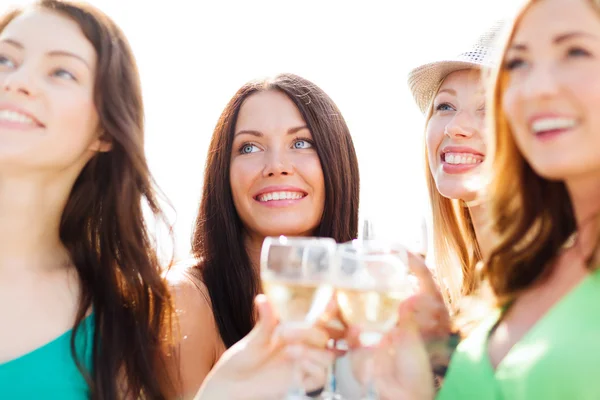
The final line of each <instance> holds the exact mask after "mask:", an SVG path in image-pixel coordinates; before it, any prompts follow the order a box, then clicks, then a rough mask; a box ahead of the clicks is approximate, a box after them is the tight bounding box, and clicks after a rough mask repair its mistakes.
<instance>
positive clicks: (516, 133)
mask: <svg viewBox="0 0 600 400" xmlns="http://www.w3.org/2000/svg"><path fill="white" fill-rule="evenodd" d="M524 106H525V104H522V103H521V102H520V101H519V93H518V91H517V89H510V88H509V89H507V90H506V91H505V92H504V96H503V98H502V111H503V112H504V118H506V123H507V124H508V127H509V128H510V130H511V132H512V134H513V137H514V140H515V143H516V144H517V146H518V147H519V148H521V150H522V151H523V147H524V146H525V147H526V143H525V142H526V140H527V138H528V137H529V135H528V128H527V121H526V120H525V117H524V115H523V110H524V108H525V107H524Z"/></svg>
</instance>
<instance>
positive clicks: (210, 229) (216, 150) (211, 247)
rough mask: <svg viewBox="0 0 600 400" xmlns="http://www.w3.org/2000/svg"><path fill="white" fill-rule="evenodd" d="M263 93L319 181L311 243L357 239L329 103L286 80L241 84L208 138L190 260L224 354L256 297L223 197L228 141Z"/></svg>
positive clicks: (341, 127)
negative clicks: (272, 99) (291, 112)
mask: <svg viewBox="0 0 600 400" xmlns="http://www.w3.org/2000/svg"><path fill="white" fill-rule="evenodd" d="M268 90H276V91H279V92H281V93H283V94H285V95H286V96H288V97H289V98H290V99H291V100H292V101H293V102H294V104H295V105H296V107H298V110H299V111H300V113H301V115H302V117H303V119H304V121H306V125H307V126H308V128H309V130H310V132H311V133H312V136H313V138H314V141H315V145H316V149H317V153H318V155H319V159H320V161H321V166H322V168H323V176H324V180H325V207H324V211H323V217H322V219H321V222H320V224H319V226H318V227H317V228H316V230H315V231H314V233H313V234H314V236H320V237H331V238H333V239H335V240H336V241H338V242H346V241H349V240H352V239H354V238H356V236H357V232H358V202H359V172H358V161H357V158H356V152H355V150H354V145H353V143H352V137H351V136H350V131H349V129H348V126H347V125H346V122H345V121H344V118H343V117H342V114H341V113H340V110H339V109H338V108H337V106H336V105H335V103H334V102H333V101H332V100H331V98H329V96H327V94H326V93H325V92H323V90H321V89H320V88H319V87H318V86H316V85H315V84H313V83H312V82H309V81H308V80H306V79H303V78H301V77H299V76H296V75H292V74H282V75H278V76H276V77H275V78H272V79H267V80H260V81H253V82H249V83H247V84H245V85H244V86H243V87H242V88H241V89H239V90H238V91H237V93H236V94H235V95H234V96H233V98H232V99H231V100H230V101H229V103H228V104H227V106H226V107H225V110H224V111H223V113H222V114H221V117H220V118H219V121H218V122H217V126H216V127H215V130H214V133H213V135H212V140H211V143H210V147H209V150H208V158H207V161H206V169H205V172H204V189H203V192H202V200H201V202H200V209H199V211H198V217H197V219H196V225H195V229H194V234H193V240H192V252H193V255H194V256H195V257H196V258H197V259H198V260H200V264H199V265H198V267H197V269H196V272H198V273H199V275H200V278H201V280H202V281H203V282H204V284H205V285H206V287H207V289H208V292H209V295H210V300H211V302H212V309H213V314H214V317H215V321H216V323H217V326H218V327H219V333H220V335H221V338H222V339H223V342H224V343H225V345H226V346H227V347H230V346H232V345H233V344H234V343H236V342H237V341H238V340H240V339H241V338H242V337H244V336H245V335H246V334H247V333H248V332H250V330H251V329H252V327H253V326H254V322H255V321H254V309H253V299H254V297H255V296H256V295H257V294H258V293H259V292H260V291H261V283H260V276H259V274H258V273H257V271H255V269H254V268H253V267H252V265H251V264H250V259H249V257H248V254H247V252H246V249H245V247H244V233H243V232H244V227H243V224H242V221H241V220H240V218H239V216H238V213H237V211H236V209H235V206H234V204H233V198H232V194H231V182H230V180H229V172H230V161H231V151H232V143H233V136H234V130H235V125H236V122H237V118H238V114H239V111H240V107H241V106H242V104H243V103H244V100H246V99H247V98H248V97H249V96H251V95H252V94H254V93H258V92H264V91H268Z"/></svg>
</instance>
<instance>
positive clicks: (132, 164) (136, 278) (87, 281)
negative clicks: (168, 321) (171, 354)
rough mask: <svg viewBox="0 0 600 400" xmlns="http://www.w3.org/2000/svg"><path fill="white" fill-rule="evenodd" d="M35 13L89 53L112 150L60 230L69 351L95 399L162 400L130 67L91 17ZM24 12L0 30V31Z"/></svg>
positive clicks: (109, 26) (159, 283) (153, 205)
mask: <svg viewBox="0 0 600 400" xmlns="http://www.w3.org/2000/svg"><path fill="white" fill-rule="evenodd" d="M33 7H35V8H36V9H43V10H48V11H50V12H54V13H57V14H59V15H62V16H65V17H67V18H69V19H71V20H73V21H75V22H76V23H77V24H78V25H79V27H80V28H81V31H82V33H83V35H84V36H85V37H86V38H87V40H88V41H89V42H90V43H91V44H92V45H93V47H94V49H95V50H96V54H97V60H98V61H97V66H96V71H97V72H96V78H95V86H94V103H95V107H96V110H97V112H98V115H99V120H100V126H99V128H100V131H101V132H103V134H104V138H105V139H106V140H107V141H110V142H111V144H112V149H111V150H110V151H109V152H106V153H99V154H97V155H95V156H94V157H93V158H92V159H91V160H90V161H89V162H88V164H87V165H86V166H85V167H84V168H83V170H82V171H81V173H80V175H79V177H78V178H77V180H76V181H75V184H74V186H73V188H72V191H71V194H70V196H69V199H68V201H67V204H66V207H65V209H64V211H63V214H62V219H61V224H60V232H59V234H60V239H61V241H62V243H63V244H64V245H65V247H66V248H67V250H68V251H69V253H70V256H71V261H72V262H73V264H74V266H75V268H76V270H77V273H78V276H79V280H80V282H81V293H80V300H79V306H78V311H77V317H76V321H75V323H74V328H73V335H72V339H71V351H72V353H73V356H74V358H75V360H76V362H77V364H78V366H79V368H80V370H82V373H83V374H84V376H85V377H86V378H87V379H88V382H89V384H90V390H91V397H92V398H93V399H102V400H106V399H117V398H123V397H125V398H129V397H131V398H140V397H147V398H152V399H160V398H163V396H162V394H161V390H160V388H159V387H158V384H157V379H155V376H156V367H157V366H156V357H157V355H158V354H160V348H161V340H162V339H163V335H164V331H163V329H162V327H163V324H164V318H165V317H166V316H169V315H171V302H170V296H169V292H168V289H167V285H166V283H165V282H164V280H163V279H162V278H161V275H160V265H159V261H158V259H157V255H156V252H155V244H154V243H153V241H152V239H151V236H150V235H149V233H148V230H147V227H146V224H145V221H144V216H143V213H142V200H144V201H145V203H146V205H147V206H148V207H149V209H150V210H151V211H152V213H153V214H154V216H155V217H157V218H159V219H162V220H164V219H163V218H162V213H161V211H160V207H159V204H158V201H157V196H156V192H155V188H154V184H153V181H152V178H151V175H150V172H149V169H148V165H147V163H146V158H145V155H144V109H143V104H142V94H141V86H140V81H139V75H138V70H137V66H136V62H135V59H134V57H133V54H132V51H131V49H130V47H129V44H128V42H127V40H126V38H125V36H124V35H123V33H122V32H121V30H120V29H119V28H118V27H117V26H116V25H115V23H114V22H113V21H111V20H110V19H109V18H108V17H107V16H106V15H104V14H103V13H102V12H101V11H99V10H97V9H95V8H94V7H92V6H90V5H86V4H79V3H77V4H76V3H71V2H67V1H60V0H41V1H38V2H37V3H35V4H34V5H33ZM23 11H24V10H22V9H21V10H15V11H13V12H11V13H9V14H8V15H6V16H5V17H4V18H3V19H2V20H0V31H2V30H3V29H4V28H5V27H6V26H7V25H8V24H9V23H10V22H11V21H12V20H13V19H14V18H16V17H17V16H18V15H20V14H21V13H22V12H23ZM90 308H92V309H93V312H94V321H95V332H94V340H93V351H92V354H93V364H92V371H85V369H84V367H83V360H81V359H80V358H79V355H78V354H77V352H76V349H75V338H76V336H77V331H78V329H79V328H80V326H81V323H82V321H83V318H84V317H85V315H86V313H87V312H88V310H90ZM88 345H89V344H88ZM124 390H125V393H123V391H124Z"/></svg>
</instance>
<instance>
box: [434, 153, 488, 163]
mask: <svg viewBox="0 0 600 400" xmlns="http://www.w3.org/2000/svg"><path fill="white" fill-rule="evenodd" d="M483 160H484V157H483V156H480V155H477V154H473V153H442V162H444V163H446V164H450V165H477V164H481V163H482V162H483Z"/></svg>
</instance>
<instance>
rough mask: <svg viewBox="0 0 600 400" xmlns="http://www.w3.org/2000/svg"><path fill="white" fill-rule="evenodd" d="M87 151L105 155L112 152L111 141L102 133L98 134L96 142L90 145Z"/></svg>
mask: <svg viewBox="0 0 600 400" xmlns="http://www.w3.org/2000/svg"><path fill="white" fill-rule="evenodd" d="M89 150H90V151H94V152H98V153H106V152H108V151H111V150H112V141H111V140H110V139H109V138H108V137H107V135H106V134H105V133H104V132H100V133H99V134H98V137H97V138H96V140H94V141H93V142H92V143H91V144H90V147H89Z"/></svg>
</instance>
